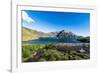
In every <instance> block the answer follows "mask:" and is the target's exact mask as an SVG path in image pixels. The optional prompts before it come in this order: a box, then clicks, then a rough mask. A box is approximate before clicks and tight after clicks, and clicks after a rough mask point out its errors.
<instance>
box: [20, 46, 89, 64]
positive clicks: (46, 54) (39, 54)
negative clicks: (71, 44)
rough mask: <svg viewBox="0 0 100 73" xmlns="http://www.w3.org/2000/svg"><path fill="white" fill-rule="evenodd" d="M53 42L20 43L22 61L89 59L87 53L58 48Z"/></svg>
mask: <svg viewBox="0 0 100 73" xmlns="http://www.w3.org/2000/svg"><path fill="white" fill-rule="evenodd" d="M57 48H58V47H55V46H54V44H22V61H23V62H42V61H61V60H82V59H89V58H90V56H89V53H86V52H83V53H82V52H79V51H77V50H66V51H63V50H59V49H57Z"/></svg>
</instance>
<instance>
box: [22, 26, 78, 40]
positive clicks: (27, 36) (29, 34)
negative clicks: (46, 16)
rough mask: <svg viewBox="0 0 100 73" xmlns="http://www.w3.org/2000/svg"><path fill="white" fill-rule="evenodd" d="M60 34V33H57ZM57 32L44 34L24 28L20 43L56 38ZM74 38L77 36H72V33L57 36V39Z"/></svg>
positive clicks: (62, 33)
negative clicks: (43, 38)
mask: <svg viewBox="0 0 100 73" xmlns="http://www.w3.org/2000/svg"><path fill="white" fill-rule="evenodd" d="M59 32H60V31H59ZM59 32H50V33H44V32H41V31H37V30H33V29H29V28H26V27H22V41H28V40H32V39H38V38H40V37H57V35H58V34H59ZM63 36H64V37H70V38H71V37H72V38H73V37H74V38H76V37H77V36H76V35H75V34H73V33H72V32H65V31H64V32H61V33H60V34H59V37H63Z"/></svg>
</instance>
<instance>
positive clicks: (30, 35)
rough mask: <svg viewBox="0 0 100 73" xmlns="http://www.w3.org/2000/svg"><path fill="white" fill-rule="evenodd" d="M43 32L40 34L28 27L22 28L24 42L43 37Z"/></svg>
mask: <svg viewBox="0 0 100 73" xmlns="http://www.w3.org/2000/svg"><path fill="white" fill-rule="evenodd" d="M43 35H44V33H43V32H38V31H36V30H32V29H29V28H26V27H22V41H28V40H32V39H38V38H39V37H41V36H43Z"/></svg>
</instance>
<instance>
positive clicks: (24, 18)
mask: <svg viewBox="0 0 100 73" xmlns="http://www.w3.org/2000/svg"><path fill="white" fill-rule="evenodd" d="M22 19H23V21H24V22H25V23H27V24H32V23H35V20H34V19H32V18H31V17H30V16H29V15H28V14H27V13H26V12H25V11H23V12H22Z"/></svg>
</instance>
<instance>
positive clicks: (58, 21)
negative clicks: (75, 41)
mask: <svg viewBox="0 0 100 73" xmlns="http://www.w3.org/2000/svg"><path fill="white" fill-rule="evenodd" d="M22 26H24V27H27V28H30V29H33V30H37V31H42V32H45V33H48V32H56V31H61V30H65V31H68V32H73V33H75V34H77V35H82V36H89V31H90V14H89V13H75V12H50V11H49V12H48V11H30V10H27V11H26V10H23V11H22Z"/></svg>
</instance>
